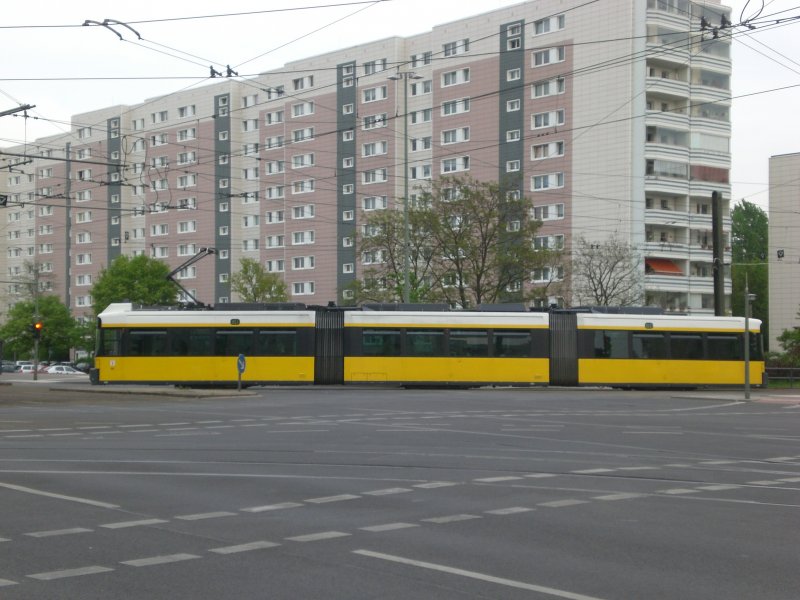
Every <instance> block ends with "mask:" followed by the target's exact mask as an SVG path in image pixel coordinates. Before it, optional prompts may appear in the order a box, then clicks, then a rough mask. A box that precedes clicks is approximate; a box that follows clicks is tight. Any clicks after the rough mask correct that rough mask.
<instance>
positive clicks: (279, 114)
mask: <svg viewBox="0 0 800 600" xmlns="http://www.w3.org/2000/svg"><path fill="white" fill-rule="evenodd" d="M265 121H266V123H267V125H275V124H277V123H283V111H282V110H276V111H274V112H270V113H267V115H266V117H265Z"/></svg>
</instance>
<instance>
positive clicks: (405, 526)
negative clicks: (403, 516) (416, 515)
mask: <svg viewBox="0 0 800 600" xmlns="http://www.w3.org/2000/svg"><path fill="white" fill-rule="evenodd" d="M410 527H419V525H418V524H416V523H386V524H385V525H370V526H369V527H359V529H363V530H364V531H395V530H396V529H409V528H410Z"/></svg>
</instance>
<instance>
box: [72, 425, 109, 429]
mask: <svg viewBox="0 0 800 600" xmlns="http://www.w3.org/2000/svg"><path fill="white" fill-rule="evenodd" d="M110 427H111V425H90V426H86V427H76V429H109V428H110Z"/></svg>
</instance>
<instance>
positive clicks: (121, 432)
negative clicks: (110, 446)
mask: <svg viewBox="0 0 800 600" xmlns="http://www.w3.org/2000/svg"><path fill="white" fill-rule="evenodd" d="M89 433H90V434H91V435H122V434H123V433H125V432H124V431H90V432H89Z"/></svg>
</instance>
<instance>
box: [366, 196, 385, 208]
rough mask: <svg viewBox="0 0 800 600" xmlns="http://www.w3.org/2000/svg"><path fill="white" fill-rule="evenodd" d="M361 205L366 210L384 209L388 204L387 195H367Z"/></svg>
mask: <svg viewBox="0 0 800 600" xmlns="http://www.w3.org/2000/svg"><path fill="white" fill-rule="evenodd" d="M361 205H362V207H363V208H364V210H365V211H370V210H383V209H385V208H386V207H387V206H388V198H387V197H386V196H367V197H365V198H364V199H362V200H361Z"/></svg>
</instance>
